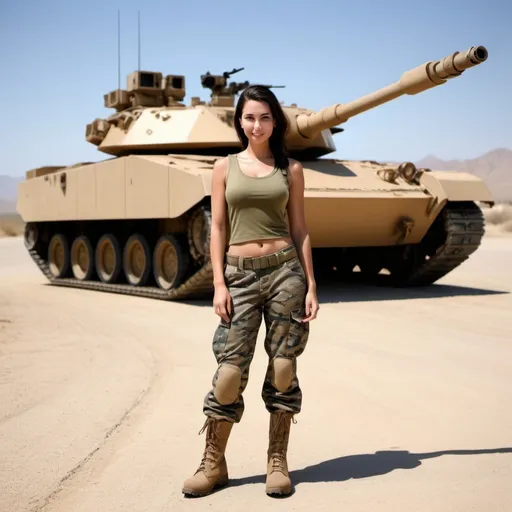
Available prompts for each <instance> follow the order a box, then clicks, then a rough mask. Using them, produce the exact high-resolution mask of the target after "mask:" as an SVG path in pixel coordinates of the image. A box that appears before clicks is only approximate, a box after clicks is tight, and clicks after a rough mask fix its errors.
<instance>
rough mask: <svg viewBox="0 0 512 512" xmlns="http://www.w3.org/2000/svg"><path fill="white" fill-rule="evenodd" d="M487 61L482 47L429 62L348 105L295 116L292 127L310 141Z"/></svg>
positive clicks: (473, 47)
mask: <svg viewBox="0 0 512 512" xmlns="http://www.w3.org/2000/svg"><path fill="white" fill-rule="evenodd" d="M485 60H487V50H486V49H485V48H484V47H483V46H472V47H471V48H470V49H469V50H468V51H467V52H465V53H460V52H455V53H453V54H452V55H448V56H447V57H445V58H444V59H441V60H438V61H430V62H426V63H425V64H422V65H421V66H418V67H416V68H414V69H411V70H409V71H406V72H405V73H404V74H403V75H402V76H401V78H400V80H399V81H398V82H395V83H393V84H391V85H388V86H387V87H384V88H383V89H379V90H378V91H375V92H373V93H371V94H368V95H366V96H363V97H361V98H358V99H357V100H354V101H352V102H350V103H346V104H342V103H338V104H336V105H332V106H330V107H327V108H324V109H322V110H320V112H316V113H311V114H310V113H308V114H306V113H303V114H299V115H298V116H297V122H296V127H297V130H298V132H299V133H300V134H301V135H302V136H303V137H305V138H312V137H314V136H315V135H316V134H318V132H320V131H321V130H325V129H327V128H332V127H334V126H337V125H339V124H342V123H344V122H346V121H347V120H348V119H350V118H351V117H353V116H356V115H358V114H361V113H362V112H365V111H366V110H369V109H371V108H374V107H377V106H378V105H382V104H383V103H387V102H388V101H391V100H394V99H395V98H398V97H399V96H402V95H403V94H411V95H412V94H418V93H420V92H423V91H426V90H427V89H431V88H432V87H436V86H438V85H441V84H444V83H445V82H446V81H447V80H450V79H452V78H455V77H457V76H460V75H461V74H462V73H463V72H464V71H465V70H466V69H468V68H471V67H473V66H477V65H478V64H481V63H482V62H484V61H485Z"/></svg>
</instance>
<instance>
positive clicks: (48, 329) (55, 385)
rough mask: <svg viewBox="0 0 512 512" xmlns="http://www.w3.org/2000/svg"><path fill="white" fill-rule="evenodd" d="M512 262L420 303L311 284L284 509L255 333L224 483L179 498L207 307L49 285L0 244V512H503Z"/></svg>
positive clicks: (505, 248)
mask: <svg viewBox="0 0 512 512" xmlns="http://www.w3.org/2000/svg"><path fill="white" fill-rule="evenodd" d="M511 260H512V237H510V236H499V237H486V238H485V239H484V243H483V246H482V247H481V249H480V250H479V251H478V252H477V253H476V254H475V255H474V256H473V257H472V258H471V259H470V260H469V261H467V262H466V263H465V264H463V265H462V266H461V267H460V268H459V269H457V270H456V271H454V272H452V273H451V274H450V275H449V276H447V277H446V278H444V279H443V280H442V281H440V282H439V284H436V285H434V286H431V287H429V288H425V289H410V290H396V289H389V288H385V287H382V286H368V285H363V284H358V283H357V282H355V283H350V284H337V285H333V284H327V283H324V284H322V285H321V288H320V293H319V298H320V301H321V309H320V312H319V317H318V319H317V320H315V321H314V323H313V324H312V326H311V336H310V341H309V345H308V347H307V349H306V351H305V353H304V354H303V355H302V356H301V357H300V359H299V365H298V366H299V376H300V382H301V386H302V388H303V392H304V403H303V411H302V412H301V414H300V415H297V417H296V420H297V424H295V425H292V432H291V439H290V455H289V464H290V469H291V477H292V480H293V482H294V484H295V492H294V494H293V495H292V496H291V497H289V498H288V499H282V500H275V499H271V498H269V497H267V496H266V495H265V493H264V490H265V484H264V471H265V463H266V442H267V439H268V437H267V430H268V415H267V413H266V412H265V409H264V407H263V402H262V400H261V398H260V390H261V385H262V382H263V375H264V370H265V366H266V359H265V353H264V350H263V345H262V343H261V342H262V335H263V329H262V330H261V331H260V338H259V345H258V350H257V353H256V356H255V358H254V361H253V364H252V368H251V376H250V381H249V386H248V388H247V391H246V393H245V403H246V411H245V415H244V417H243V419H242V422H241V423H240V424H239V425H236V426H235V427H234V429H233V432H232V436H231V439H230V441H229V444H228V450H227V460H228V465H229V469H230V476H231V479H232V480H231V484H230V486H229V487H228V488H226V489H224V490H221V491H219V492H217V493H215V494H213V495H211V496H209V497H205V498H200V499H194V500H190V499H184V498H183V496H182V494H181V484H182V482H183V480H184V479H185V478H186V477H187V476H189V475H190V474H191V473H192V472H193V471H194V470H195V468H196V466H197V465H198V463H199V461H200V457H201V454H202V449H203V446H204V444H203V443H204V435H203V436H198V435H197V434H198V431H199V430H200V428H201V427H202V425H203V422H204V417H203V415H202V410H201V407H202V400H203V397H204V395H205V393H206V392H207V391H208V389H209V388H210V385H211V378H212V376H213V372H214V371H215V360H214V358H213V354H212V352H211V339H212V335H213V331H214V329H215V327H216V324H217V318H216V317H215V315H214V313H213V311H212V308H211V305H210V303H209V302H208V301H204V302H201V303H190V304H187V303H166V302H159V301H155V300H149V299H143V298H130V297H125V296H120V295H110V294H101V293H98V292H89V291H80V290H74V289H69V288H58V287H53V286H50V285H47V284H46V281H45V279H44V278H43V276H42V274H40V273H39V271H38V270H37V269H36V268H35V266H34V265H33V264H32V262H31V261H30V260H29V258H28V256H27V255H26V253H25V250H24V248H23V243H22V240H21V238H19V237H12V238H3V239H1V240H0V511H2V512H4V511H5V512H25V511H39V510H42V511H45V512H46V511H48V512H50V511H51V512H79V511H80V512H86V511H88V512H89V511H90V512H100V511H108V512H117V511H119V512H120V511H130V512H163V511H168V510H173V511H174V510H180V511H181V510H187V511H188V510H191V511H202V510H208V511H237V512H238V511H240V510H244V511H261V510H264V509H270V510H304V511H306V510H307V511H310V510H315V511H324V510H325V511H326V510H346V511H349V510H350V511H364V512H367V511H377V510H378V511H397V510H404V511H425V512H427V511H428V512H431V511H433V510H435V511H438V512H443V511H449V512H456V511H461V512H462V511H464V512H466V511H469V510H472V511H484V512H494V511H510V510H511V508H512V485H511V482H512V410H511V407H510V404H511V403H512V386H511V383H512V343H511V341H512V313H511V311H512V295H511V292H512V266H511V264H510V262H511ZM384 277H385V276H384Z"/></svg>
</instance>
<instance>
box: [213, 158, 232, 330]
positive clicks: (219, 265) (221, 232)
mask: <svg viewBox="0 0 512 512" xmlns="http://www.w3.org/2000/svg"><path fill="white" fill-rule="evenodd" d="M227 167H228V159H227V158H225V157H224V158H221V159H219V160H217V161H216V162H215V164H214V166H213V171H212V191H211V204H212V225H211V236H210V258H211V262H212V268H213V286H214V288H215V296H214V299H213V306H214V310H215V313H216V314H217V315H219V316H220V317H222V318H223V319H224V320H225V321H226V322H229V316H230V315H231V298H230V296H229V292H228V289H227V286H226V283H225V281H224V253H225V251H226V224H227V223H226V200H225V195H224V194H225V190H226V182H225V176H226V171H227Z"/></svg>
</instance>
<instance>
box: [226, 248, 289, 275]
mask: <svg viewBox="0 0 512 512" xmlns="http://www.w3.org/2000/svg"><path fill="white" fill-rule="evenodd" d="M296 256H297V249H295V247H294V246H290V247H287V248H286V249H283V250H281V251H278V252H274V253H272V254H267V255H265V256H255V257H251V256H232V255H229V254H226V262H227V263H229V264H230V265H234V266H235V267H238V268H240V269H242V270H260V269H263V268H268V267H274V266H277V265H280V264H281V263H284V262H285V261H290V260H292V259H293V258H295V257H296Z"/></svg>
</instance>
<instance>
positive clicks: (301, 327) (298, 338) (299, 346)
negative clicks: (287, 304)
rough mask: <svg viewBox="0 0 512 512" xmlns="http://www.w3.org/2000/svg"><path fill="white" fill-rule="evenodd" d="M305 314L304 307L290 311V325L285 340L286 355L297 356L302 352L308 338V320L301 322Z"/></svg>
mask: <svg viewBox="0 0 512 512" xmlns="http://www.w3.org/2000/svg"><path fill="white" fill-rule="evenodd" d="M305 316H306V310H305V308H299V309H292V310H291V311H290V327H289V329H288V337H287V340H286V349H287V353H288V354H287V355H288V356H289V357H298V356H300V355H301V354H302V352H304V349H305V348H306V344H307V342H308V338H309V322H302V319H303V318H305Z"/></svg>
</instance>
